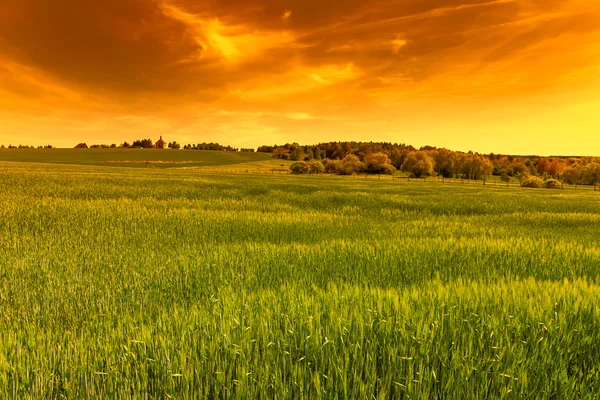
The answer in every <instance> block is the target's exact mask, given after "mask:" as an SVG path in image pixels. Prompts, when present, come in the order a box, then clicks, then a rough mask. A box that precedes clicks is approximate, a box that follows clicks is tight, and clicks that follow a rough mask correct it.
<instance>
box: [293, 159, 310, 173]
mask: <svg viewBox="0 0 600 400" xmlns="http://www.w3.org/2000/svg"><path fill="white" fill-rule="evenodd" d="M290 171H292V174H296V175H299V174H307V173H309V172H310V169H309V167H308V164H307V163H306V162H304V161H298V162H295V163H293V164H292V165H290Z"/></svg>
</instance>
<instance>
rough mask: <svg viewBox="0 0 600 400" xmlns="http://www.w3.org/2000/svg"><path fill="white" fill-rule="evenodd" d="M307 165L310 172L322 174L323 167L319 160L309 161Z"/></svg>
mask: <svg viewBox="0 0 600 400" xmlns="http://www.w3.org/2000/svg"><path fill="white" fill-rule="evenodd" d="M307 165H308V169H309V171H310V173H311V174H322V173H323V172H325V167H324V166H323V163H322V162H321V161H311V162H309V163H307Z"/></svg>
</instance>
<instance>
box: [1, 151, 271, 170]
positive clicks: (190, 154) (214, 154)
mask: <svg viewBox="0 0 600 400" xmlns="http://www.w3.org/2000/svg"><path fill="white" fill-rule="evenodd" d="M0 161H17V162H29V163H50V164H82V165H101V166H113V167H141V168H184V167H187V168H197V167H214V166H219V167H223V168H224V167H226V166H229V165H233V164H241V163H246V164H247V163H251V164H252V163H264V162H270V163H273V162H274V160H272V159H271V155H270V154H265V153H241V152H231V151H229V152H225V151H204V150H171V149H164V150H157V149H119V148H117V149H0Z"/></svg>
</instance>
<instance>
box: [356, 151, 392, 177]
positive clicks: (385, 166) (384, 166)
mask: <svg viewBox="0 0 600 400" xmlns="http://www.w3.org/2000/svg"><path fill="white" fill-rule="evenodd" d="M363 164H364V168H365V170H366V171H367V172H369V173H372V174H388V175H392V174H393V173H394V171H396V168H394V166H393V165H392V164H391V163H390V159H389V158H388V156H387V155H385V154H384V153H374V154H369V155H367V156H366V157H365V159H364V161H363Z"/></svg>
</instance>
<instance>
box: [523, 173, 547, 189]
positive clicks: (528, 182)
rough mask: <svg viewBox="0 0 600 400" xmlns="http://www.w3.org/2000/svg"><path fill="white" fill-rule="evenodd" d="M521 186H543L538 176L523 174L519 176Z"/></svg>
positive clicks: (542, 181)
mask: <svg viewBox="0 0 600 400" xmlns="http://www.w3.org/2000/svg"><path fill="white" fill-rule="evenodd" d="M521 186H522V187H529V188H540V187H542V186H544V180H543V179H542V178H540V177H539V176H531V175H523V176H522V177H521Z"/></svg>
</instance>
